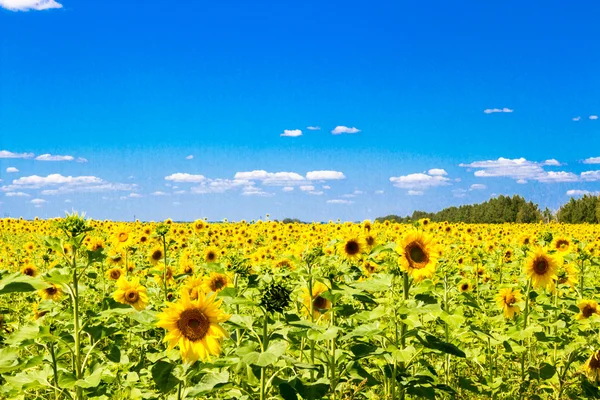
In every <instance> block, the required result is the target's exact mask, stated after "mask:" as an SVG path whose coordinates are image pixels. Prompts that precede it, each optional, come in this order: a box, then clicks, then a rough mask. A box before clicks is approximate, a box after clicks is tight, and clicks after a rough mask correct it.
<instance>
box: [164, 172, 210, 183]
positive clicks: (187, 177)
mask: <svg viewBox="0 0 600 400" xmlns="http://www.w3.org/2000/svg"><path fill="white" fill-rule="evenodd" d="M165 180H167V181H173V182H187V183H199V182H204V181H205V180H206V177H205V176H204V175H192V174H188V173H182V172H177V173H175V174H171V175H169V176H165Z"/></svg>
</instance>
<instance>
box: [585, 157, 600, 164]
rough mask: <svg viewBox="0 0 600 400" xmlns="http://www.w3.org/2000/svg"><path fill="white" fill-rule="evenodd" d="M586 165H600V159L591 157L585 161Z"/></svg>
mask: <svg viewBox="0 0 600 400" xmlns="http://www.w3.org/2000/svg"><path fill="white" fill-rule="evenodd" d="M583 163H584V164H600V157H590V158H586V159H585V160H583Z"/></svg>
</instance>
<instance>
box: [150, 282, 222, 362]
mask: <svg viewBox="0 0 600 400" xmlns="http://www.w3.org/2000/svg"><path fill="white" fill-rule="evenodd" d="M215 299H216V295H215V294H212V295H208V296H199V297H198V299H197V300H191V299H190V296H189V294H188V293H187V292H186V291H182V292H181V299H180V300H179V301H178V302H177V303H169V304H168V305H167V308H166V309H165V310H163V312H162V313H160V314H159V315H158V318H159V321H158V322H157V323H156V326H158V327H159V328H164V329H166V330H167V331H168V332H167V334H166V336H165V338H164V342H168V347H169V350H170V349H172V348H174V347H175V346H177V345H178V346H179V351H180V354H181V359H182V360H183V362H184V363H189V364H193V363H194V362H196V361H197V360H198V359H201V360H202V361H205V360H210V356H218V355H219V354H221V342H222V340H223V338H224V337H227V336H228V335H227V331H225V330H224V329H223V328H222V327H221V326H220V325H219V323H221V322H225V321H227V320H228V319H229V317H230V315H228V314H225V313H224V312H223V311H222V310H221V309H220V308H219V307H220V306H221V302H222V300H218V301H215Z"/></svg>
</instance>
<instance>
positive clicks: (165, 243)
mask: <svg viewBox="0 0 600 400" xmlns="http://www.w3.org/2000/svg"><path fill="white" fill-rule="evenodd" d="M162 242H163V249H164V261H165V267H164V269H163V286H164V289H165V303H167V302H168V301H169V295H168V293H167V235H166V234H165V235H162Z"/></svg>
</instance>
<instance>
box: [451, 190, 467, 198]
mask: <svg viewBox="0 0 600 400" xmlns="http://www.w3.org/2000/svg"><path fill="white" fill-rule="evenodd" d="M452 194H453V195H454V197H457V198H463V197H466V196H467V191H466V190H465V189H454V190H453V191H452Z"/></svg>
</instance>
